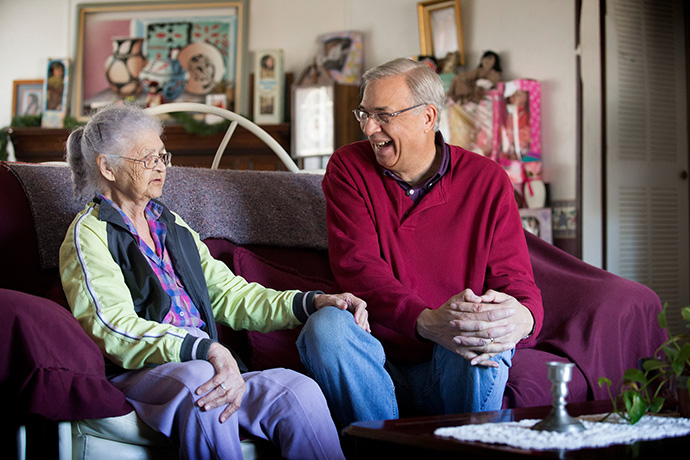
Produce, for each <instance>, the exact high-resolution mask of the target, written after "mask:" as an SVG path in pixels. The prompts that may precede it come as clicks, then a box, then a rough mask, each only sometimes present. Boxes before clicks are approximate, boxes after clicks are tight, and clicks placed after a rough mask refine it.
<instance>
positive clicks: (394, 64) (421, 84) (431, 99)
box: [360, 58, 446, 131]
mask: <svg viewBox="0 0 690 460" xmlns="http://www.w3.org/2000/svg"><path fill="white" fill-rule="evenodd" d="M397 75H405V81H406V82H407V86H408V87H409V88H410V92H411V93H412V99H413V101H412V102H413V103H414V104H415V105H416V104H431V105H433V106H434V107H436V110H437V111H438V116H437V117H436V124H435V126H434V130H436V131H438V129H439V122H440V119H441V112H442V111H443V107H444V106H445V104H446V91H445V89H444V87H443V81H442V80H441V77H439V76H438V74H437V73H436V72H435V71H434V70H433V69H431V67H429V66H428V65H426V64H424V63H421V62H417V61H413V60H412V59H408V58H398V59H394V60H392V61H388V62H386V63H385V64H381V65H379V66H376V67H374V68H372V69H370V70H368V71H367V72H366V73H365V74H364V76H363V77H362V86H361V88H360V100H361V98H362V96H364V89H365V88H366V87H367V85H368V84H369V83H371V82H373V81H377V80H380V79H382V78H385V77H393V76H397Z"/></svg>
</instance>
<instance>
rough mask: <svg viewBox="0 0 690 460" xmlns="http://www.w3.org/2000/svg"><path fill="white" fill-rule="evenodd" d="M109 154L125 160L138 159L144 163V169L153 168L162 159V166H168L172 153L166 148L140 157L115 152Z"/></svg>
mask: <svg viewBox="0 0 690 460" xmlns="http://www.w3.org/2000/svg"><path fill="white" fill-rule="evenodd" d="M111 156H114V157H119V158H124V159H125V160H131V161H138V162H139V163H144V168H146V169H155V167H156V166H158V162H159V161H162V162H163V165H164V166H170V159H171V158H172V153H170V152H168V151H167V150H163V151H162V152H161V153H154V154H152V155H148V156H146V157H144V158H141V159H137V158H130V157H126V156H123V155H115V154H111Z"/></svg>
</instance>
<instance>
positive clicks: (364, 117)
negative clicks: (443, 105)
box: [352, 104, 426, 126]
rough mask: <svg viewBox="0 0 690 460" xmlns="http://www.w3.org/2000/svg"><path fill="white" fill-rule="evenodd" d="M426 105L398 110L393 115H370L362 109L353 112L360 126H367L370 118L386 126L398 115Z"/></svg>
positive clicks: (375, 113) (377, 113) (378, 113)
mask: <svg viewBox="0 0 690 460" xmlns="http://www.w3.org/2000/svg"><path fill="white" fill-rule="evenodd" d="M423 105H426V104H417V105H415V106H412V107H408V108H406V109H402V110H398V111H397V112H393V113H387V112H374V113H369V112H367V111H366V110H362V109H355V110H353V111H352V113H354V114H355V118H356V119H357V121H358V122H359V124H360V126H364V125H366V124H367V122H368V121H369V118H372V119H373V120H374V121H375V122H376V123H378V124H385V123H388V122H390V121H391V118H393V117H394V116H396V115H400V114H401V113H404V112H407V111H408V110H412V109H416V108H417V107H421V106H423Z"/></svg>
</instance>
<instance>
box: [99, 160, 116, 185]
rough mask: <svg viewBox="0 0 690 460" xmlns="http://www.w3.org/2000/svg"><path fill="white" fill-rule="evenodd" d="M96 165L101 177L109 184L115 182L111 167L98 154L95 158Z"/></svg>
mask: <svg viewBox="0 0 690 460" xmlns="http://www.w3.org/2000/svg"><path fill="white" fill-rule="evenodd" d="M96 164H97V165H98V170H99V171H100V172H101V175H102V176H103V177H104V178H105V179H106V180H107V181H110V182H115V173H114V171H113V165H112V163H110V161H108V158H106V156H105V155H103V154H100V155H98V156H97V157H96Z"/></svg>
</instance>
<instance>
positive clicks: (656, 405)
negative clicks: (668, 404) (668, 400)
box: [648, 396, 664, 414]
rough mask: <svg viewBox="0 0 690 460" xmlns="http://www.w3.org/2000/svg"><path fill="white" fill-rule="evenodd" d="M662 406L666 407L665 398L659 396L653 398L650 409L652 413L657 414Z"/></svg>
mask: <svg viewBox="0 0 690 460" xmlns="http://www.w3.org/2000/svg"><path fill="white" fill-rule="evenodd" d="M662 407H664V398H663V397H661V396H657V397H656V398H654V399H652V403H651V404H650V405H649V408H648V410H649V412H651V413H652V414H657V413H659V411H660V410H661V408H662Z"/></svg>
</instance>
